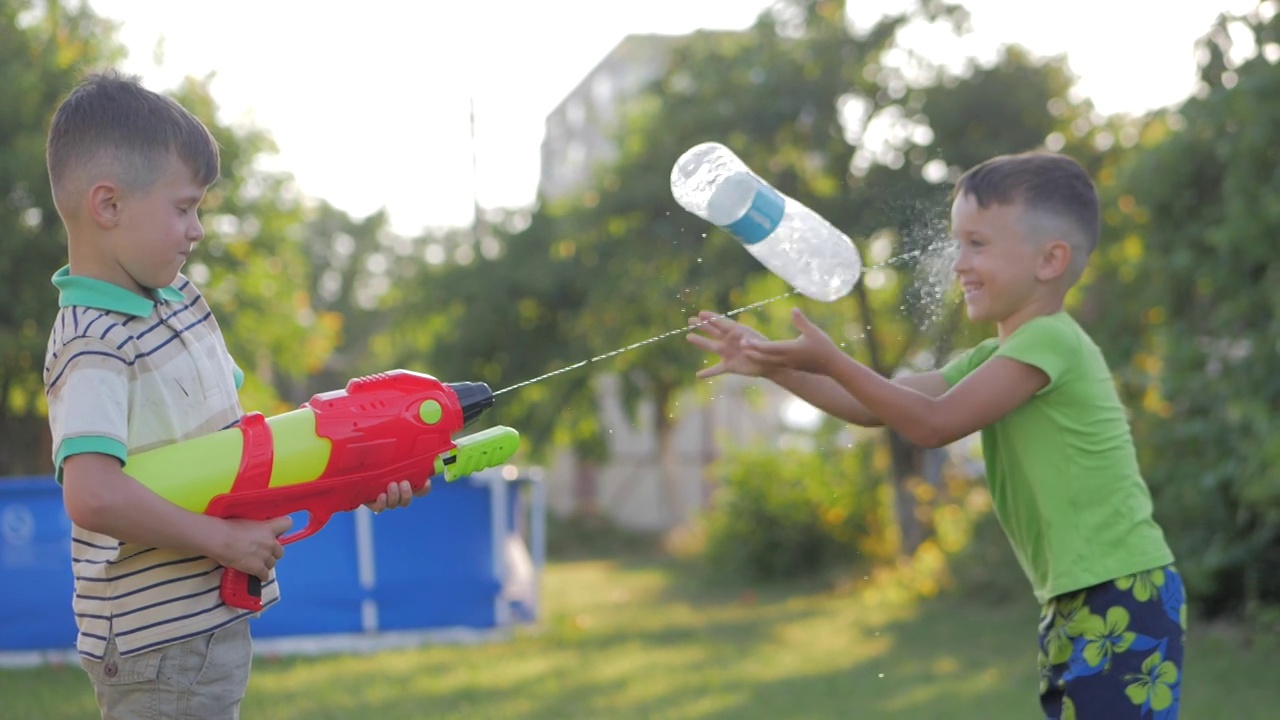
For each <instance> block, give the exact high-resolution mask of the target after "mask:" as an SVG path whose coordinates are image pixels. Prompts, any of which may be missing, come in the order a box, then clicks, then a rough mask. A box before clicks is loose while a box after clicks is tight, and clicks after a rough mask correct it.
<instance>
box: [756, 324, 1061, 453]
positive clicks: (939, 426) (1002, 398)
mask: <svg viewBox="0 0 1280 720" xmlns="http://www.w3.org/2000/svg"><path fill="white" fill-rule="evenodd" d="M791 314H792V320H793V322H794V323H795V325H796V328H797V329H799V330H800V336H799V337H797V338H794V339H792V340H782V341H773V342H762V341H760V340H758V339H754V338H752V339H749V340H746V341H745V342H744V348H743V350H742V355H743V358H744V362H749V363H754V364H755V365H757V366H759V367H763V368H768V369H770V371H775V370H776V369H777V368H784V367H786V368H794V369H796V370H802V371H809V372H813V373H818V374H822V375H827V376H829V377H831V378H832V379H833V380H834V381H835V382H836V383H838V384H839V385H840V387H842V388H844V389H845V391H847V392H848V393H849V394H850V395H852V396H854V397H855V398H857V400H858V402H859V403H861V404H862V406H863V407H865V408H866V409H867V410H868V411H870V412H871V413H872V414H874V415H875V416H876V417H878V418H879V419H880V420H881V421H883V422H884V424H885V425H888V426H889V427H891V428H893V429H894V430H896V431H898V432H899V433H900V434H902V435H903V436H904V437H906V438H907V439H908V440H910V441H911V442H912V443H915V444H916V445H921V446H923V447H942V446H943V445H947V444H948V443H951V442H954V441H956V440H959V439H960V438H962V437H965V436H967V435H970V434H972V433H974V432H976V431H978V430H981V429H982V428H984V427H986V426H988V425H990V424H992V423H994V422H995V421H997V420H999V419H1000V418H1002V417H1004V416H1005V415H1006V414H1007V413H1009V412H1010V411H1012V410H1013V409H1014V408H1016V407H1018V406H1019V405H1021V404H1022V403H1024V402H1026V401H1027V400H1030V399H1031V397H1032V396H1033V395H1035V394H1036V393H1037V392H1040V390H1042V389H1043V388H1045V387H1047V386H1048V385H1049V375H1048V374H1047V373H1046V372H1045V371H1044V370H1041V369H1040V368H1037V367H1035V366H1033V365H1028V364H1026V363H1023V362H1019V361H1017V360H1013V359H1012V358H1007V357H1003V356H996V357H993V358H991V359H990V360H987V361H986V362H984V363H983V364H982V365H980V366H978V368H977V369H976V370H974V371H973V372H971V373H969V374H968V375H966V376H965V378H964V379H963V380H961V381H960V382H959V383H957V384H956V386H955V387H953V388H951V389H950V390H946V391H945V392H943V393H942V394H941V395H939V396H937V397H930V396H929V395H928V394H926V393H925V392H921V391H920V390H917V389H914V388H911V387H907V386H904V385H901V384H898V383H895V382H893V381H892V380H889V379H887V378H884V377H881V376H880V374H879V373H877V372H875V371H874V370H872V369H871V368H868V367H867V366H865V365H863V364H862V363H859V362H858V361H857V360H854V359H853V358H851V357H849V356H848V355H846V354H845V353H844V351H843V350H841V349H840V348H839V347H837V346H836V344H835V343H834V342H832V341H831V338H829V337H827V334H826V333H824V332H823V331H822V330H821V329H819V328H818V327H817V326H816V325H814V324H813V323H812V322H811V321H810V320H809V319H808V318H807V317H805V316H804V313H803V312H801V311H800V310H799V309H795V310H792V311H791ZM930 382H932V381H930ZM931 389H936V388H931Z"/></svg>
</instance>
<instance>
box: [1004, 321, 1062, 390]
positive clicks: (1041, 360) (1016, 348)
mask: <svg viewBox="0 0 1280 720" xmlns="http://www.w3.org/2000/svg"><path fill="white" fill-rule="evenodd" d="M996 354H997V355H1001V356H1003V357H1007V358H1010V359H1012V360H1017V361H1018V362H1021V363H1025V364H1027V365H1030V366H1032V367H1035V368H1039V369H1040V370H1042V371H1044V374H1045V375H1048V376H1049V384H1048V385H1047V386H1045V388H1044V389H1043V390H1041V391H1040V392H1042V393H1043V392H1048V391H1049V390H1051V389H1053V387H1054V386H1055V385H1057V383H1058V382H1059V381H1060V380H1061V379H1062V376H1063V374H1064V373H1065V372H1066V371H1067V370H1068V369H1070V367H1071V365H1072V363H1075V362H1078V359H1079V357H1080V334H1079V333H1078V332H1076V331H1075V329H1074V328H1073V327H1072V324H1071V323H1069V322H1063V321H1062V318H1061V317H1060V316H1056V315H1046V316H1043V317H1038V318H1034V319H1032V320H1029V321H1028V322H1027V323H1026V324H1024V325H1023V326H1022V327H1020V328H1018V329H1017V330H1015V331H1014V332H1013V334H1012V335H1010V336H1009V337H1008V338H1006V339H1005V341H1004V344H1003V345H1001V346H1000V350H999V352H997V353H996Z"/></svg>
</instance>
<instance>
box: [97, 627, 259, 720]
mask: <svg viewBox="0 0 1280 720" xmlns="http://www.w3.org/2000/svg"><path fill="white" fill-rule="evenodd" d="M252 660H253V642H252V640H250V638H249V623H248V622H247V621H240V622H235V623H232V624H230V625H228V626H226V627H224V628H222V629H221V630H218V631H217V632H214V633H212V634H209V635H201V636H200V637H196V638H192V639H190V640H186V641H183V642H180V643H176V644H174V645H166V646H165V647H162V648H157V649H155V650H152V651H150V652H145V653H141V654H139V655H131V656H129V657H120V652H119V650H117V649H116V642H115V640H114V639H112V640H111V641H110V642H108V644H107V653H106V656H105V657H104V658H103V659H102V660H90V659H89V658H85V657H82V658H80V665H81V667H83V668H84V669H85V672H87V673H89V679H90V680H92V681H93V690H94V694H95V695H96V696H97V698H98V708H99V710H100V711H101V712H102V717H103V720H162V719H163V720H169V719H170V718H173V719H179V718H193V719H194V718H199V720H223V719H227V720H235V719H236V718H239V717H240V700H241V699H242V698H243V697H244V692H245V688H246V687H247V686H248V684H249V666H250V664H251V663H252Z"/></svg>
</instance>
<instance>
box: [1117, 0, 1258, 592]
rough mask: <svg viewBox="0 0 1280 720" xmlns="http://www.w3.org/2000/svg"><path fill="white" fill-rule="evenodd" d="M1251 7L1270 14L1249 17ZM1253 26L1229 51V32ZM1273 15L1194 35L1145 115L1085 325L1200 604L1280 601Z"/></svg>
mask: <svg viewBox="0 0 1280 720" xmlns="http://www.w3.org/2000/svg"><path fill="white" fill-rule="evenodd" d="M1264 8H1267V9H1270V11H1269V12H1261V10H1263V9H1264ZM1250 36H1251V37H1252V39H1253V40H1254V45H1255V47H1257V48H1260V49H1261V51H1262V52H1261V53H1260V54H1256V55H1254V56H1253V57H1251V58H1246V57H1242V55H1241V53H1239V52H1238V50H1239V48H1238V47H1235V46H1233V42H1232V38H1245V37H1250ZM1278 40H1280V20H1277V19H1276V18H1275V16H1274V6H1273V5H1270V4H1268V3H1263V4H1261V5H1260V6H1259V11H1257V12H1253V13H1249V14H1248V15H1246V16H1244V17H1232V16H1222V17H1221V18H1219V20H1218V22H1217V23H1216V25H1215V27H1214V28H1213V29H1212V30H1211V31H1210V33H1209V34H1208V35H1207V36H1205V37H1204V38H1203V39H1202V40H1201V41H1200V42H1199V43H1198V55H1199V57H1200V77H1201V88H1200V91H1199V92H1198V93H1197V96H1196V97H1194V98H1192V99H1189V100H1188V101H1186V102H1185V103H1183V104H1182V105H1181V106H1180V107H1178V108H1176V109H1174V110H1170V111H1167V112H1161V113H1158V114H1155V115H1154V116H1152V117H1150V118H1148V119H1147V122H1146V123H1145V125H1144V126H1143V128H1142V133H1141V134H1142V138H1143V142H1142V145H1141V151H1140V152H1138V153H1135V154H1134V155H1133V157H1131V158H1130V159H1129V160H1128V161H1127V162H1126V163H1125V164H1124V165H1123V166H1122V167H1121V168H1120V170H1119V177H1118V180H1117V182H1116V188H1115V190H1114V191H1113V192H1112V193H1111V194H1110V196H1109V202H1108V205H1107V207H1106V217H1107V218H1108V225H1109V227H1111V228H1112V229H1113V230H1112V235H1113V236H1114V237H1116V238H1118V239H1119V241H1118V242H1117V243H1115V244H1114V246H1113V248H1112V250H1111V252H1110V253H1109V254H1108V255H1107V257H1106V258H1105V259H1106V261H1107V263H1106V265H1105V273H1104V277H1103V278H1100V280H1101V281H1102V284H1103V285H1104V286H1105V289H1106V295H1105V301H1104V302H1105V307H1106V308H1107V312H1106V313H1105V315H1104V316H1103V317H1101V318H1100V319H1099V322H1098V323H1097V328H1098V331H1099V336H1100V338H1101V344H1102V345H1103V347H1106V348H1108V349H1109V350H1111V352H1112V354H1113V360H1114V361H1115V363H1116V367H1118V368H1119V369H1120V375H1121V378H1122V387H1123V388H1124V390H1125V392H1126V395H1127V396H1128V398H1129V399H1130V400H1131V403H1130V405H1131V407H1133V409H1134V418H1133V423H1134V428H1135V434H1136V436H1137V440H1138V444H1139V447H1140V448H1141V459H1142V462H1143V467H1144V469H1145V470H1146V472H1147V473H1148V480H1149V482H1150V484H1151V485H1152V488H1153V493H1154V494H1155V498H1156V501H1157V517H1158V518H1160V519H1161V520H1162V521H1163V522H1164V523H1165V525H1166V527H1167V529H1168V530H1169V535H1170V542H1171V543H1172V544H1173V546H1174V550H1175V553H1176V554H1177V555H1178V558H1179V561H1178V562H1179V567H1180V568H1182V569H1183V571H1184V573H1186V575H1187V585H1188V589H1189V592H1191V593H1193V594H1194V595H1195V596H1197V597H1198V598H1199V599H1200V600H1201V602H1202V607H1203V608H1204V609H1205V610H1206V611H1208V612H1210V613H1211V614H1212V613H1217V612H1221V611H1226V610H1235V609H1239V608H1241V607H1244V608H1246V609H1249V608H1254V607H1256V606H1257V605H1258V604H1259V603H1260V602H1262V601H1264V600H1269V601H1275V600H1277V599H1280V581H1277V579H1276V578H1278V577H1280V572H1278V571H1280V441H1278V440H1277V431H1278V430H1280V425H1277V414H1276V408H1278V407H1280V380H1277V378H1280V361H1278V360H1277V358H1278V357H1280V354H1278V353H1277V352H1276V346H1275V339H1276V337H1277V336H1278V335H1280V325H1278V324H1277V318H1278V317H1280V264H1277V263H1276V261H1275V252H1274V238H1275V237H1276V235H1277V233H1280V175H1277V173H1276V171H1275V168H1276V167H1277V165H1278V164H1280V162H1278V161H1280V150H1278V148H1280V132H1278V131H1277V124H1276V122H1275V120H1276V118H1278V117H1280V68H1277V66H1276V65H1275V62H1276V60H1277V58H1278V57H1280V52H1278V51H1277V45H1276V43H1277V41H1278Z"/></svg>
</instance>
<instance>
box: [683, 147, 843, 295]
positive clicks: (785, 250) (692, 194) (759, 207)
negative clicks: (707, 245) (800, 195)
mask: <svg viewBox="0 0 1280 720" xmlns="http://www.w3.org/2000/svg"><path fill="white" fill-rule="evenodd" d="M671 194H672V195H674V196H675V199H676V202H678V203H680V206H681V207H683V208H684V209H685V210H688V211H689V212H691V213H693V214H694V215H697V216H698V217H700V218H702V219H704V220H707V221H708V222H710V223H711V224H713V225H717V226H719V227H721V228H724V229H725V230H727V231H728V232H729V234H731V235H733V236H734V237H735V238H737V239H738V241H739V242H741V243H742V244H743V245H745V246H746V248H747V250H749V251H750V252H751V254H752V255H754V256H755V257H756V259H757V260H759V261H760V264H762V265H764V266H765V267H766V268H768V269H769V270H770V271H772V272H773V273H774V274H775V275H777V276H779V277H781V278H782V279H783V280H786V281H787V283H788V284H790V285H791V287H793V288H795V289H796V290H797V291H799V292H800V293H801V294H802V295H804V296H806V297H810V298H813V299H814V300H822V301H824V302H831V301H832V300H835V299H837V298H841V297H844V296H845V295H847V294H848V293H849V291H850V290H852V289H853V286H854V285H855V284H856V283H857V282H858V277H859V276H860V275H861V274H862V257H861V255H859V254H858V248H857V247H855V246H854V244H853V241H851V240H850V239H849V236H847V235H845V234H844V233H842V232H840V231H839V230H837V229H836V228H835V227H834V226H833V225H832V224H831V223H829V222H827V221H826V220H825V219H823V217H822V216H821V215H819V214H817V213H816V212H814V211H813V210H810V209H809V208H807V207H805V206H804V205H802V204H801V203H799V202H797V201H796V200H794V199H792V198H790V197H787V196H786V195H783V194H782V193H780V192H778V191H777V190H775V189H774V188H773V186H771V185H769V183H767V182H765V181H764V180H762V179H760V177H759V176H757V175H756V174H755V173H753V172H751V169H750V168H748V167H747V165H746V163H744V162H742V160H741V159H740V158H739V157H738V156H737V155H735V154H734V153H733V151H732V150H730V149H729V148H727V147H725V146H724V145H721V144H719V143H714V142H707V143H702V144H701V145H695V146H694V147H692V148H690V149H689V150H687V151H686V152H685V153H684V154H683V155H681V156H680V159H678V160H676V164H675V167H673V168H671Z"/></svg>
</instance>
